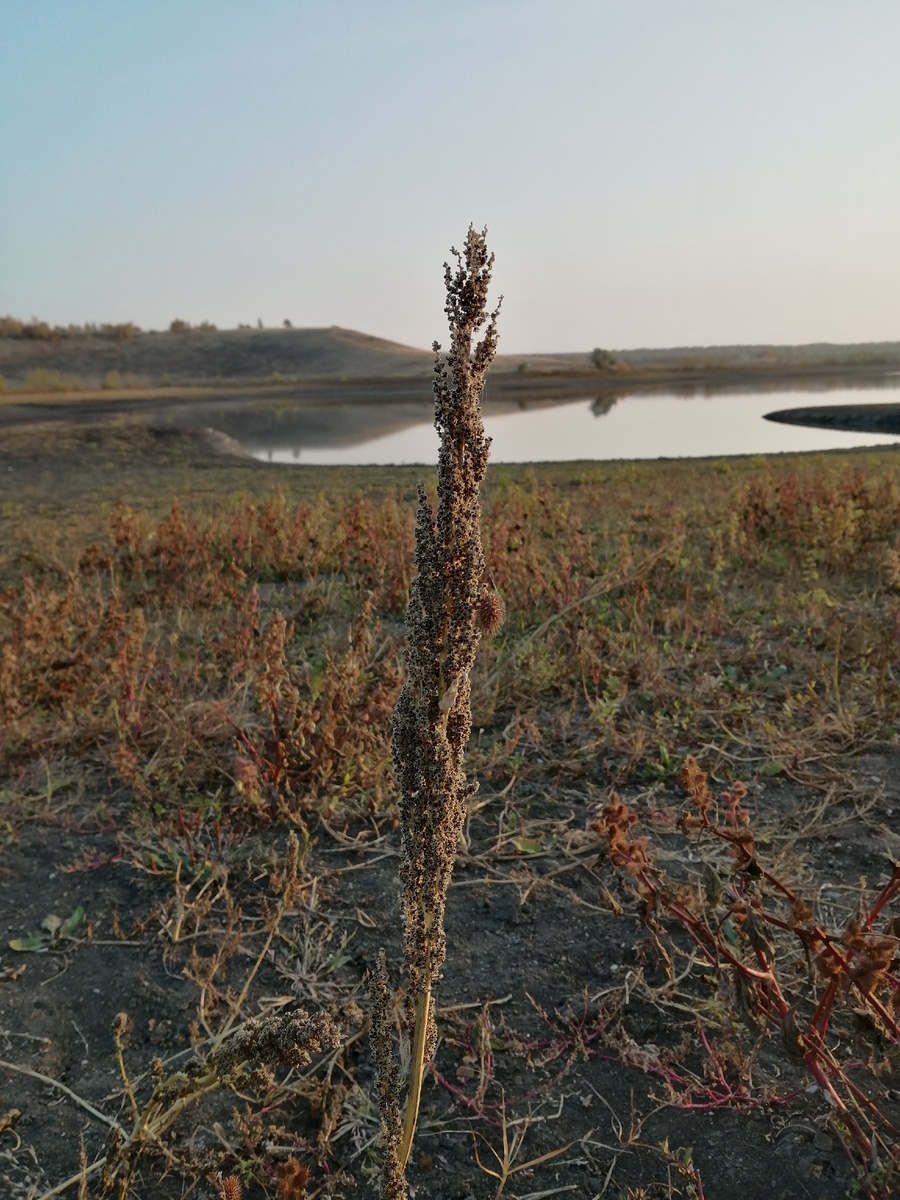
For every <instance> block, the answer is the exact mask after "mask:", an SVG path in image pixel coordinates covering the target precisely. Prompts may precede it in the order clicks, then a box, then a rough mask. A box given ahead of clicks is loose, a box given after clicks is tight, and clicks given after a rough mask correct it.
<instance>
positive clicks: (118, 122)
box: [0, 0, 900, 353]
mask: <svg viewBox="0 0 900 1200" xmlns="http://www.w3.org/2000/svg"><path fill="white" fill-rule="evenodd" d="M470 221H472V222H474V223H475V224H476V225H478V226H481V225H487V226H488V230H489V233H488V237H489V242H490V244H491V246H492V248H493V249H494V251H495V253H496V256H497V263H496V268H495V281H496V284H497V288H498V290H502V291H503V292H504V293H505V301H504V311H503V316H502V322H501V350H504V351H507V352H523V353H527V352H538V351H554V350H556V351H562V350H587V349H591V348H592V347H594V346H604V347H609V348H626V347H635V346H668V345H711V344H723V343H734V342H742V343H747V342H812V341H880V340H900V2H898V0H853V2H850V0H142V2H140V3H138V2H136V0H131V2H128V3H123V2H122V0H0V313H6V312H9V313H12V314H14V315H18V316H21V317H30V316H32V315H37V316H40V317H42V318H43V319H45V320H49V321H51V322H54V323H68V322H70V321H72V322H78V323H81V322H83V321H86V320H94V321H121V320H134V321H136V322H138V324H140V325H143V326H145V327H151V328H163V327H166V326H167V325H168V323H169V321H170V320H171V319H172V318H173V317H175V316H181V317H184V318H187V319H188V320H191V321H194V322H199V321H202V320H211V321H214V322H216V323H217V324H218V325H220V326H233V325H236V324H237V323H238V322H254V323H255V322H256V320H257V319H258V318H261V319H262V320H263V321H264V322H265V323H266V324H280V323H281V321H282V320H283V319H284V318H289V319H290V320H291V321H292V322H293V323H294V324H295V325H331V324H337V325H343V326H345V327H349V328H355V329H359V330H362V331H364V332H367V333H373V334H378V335H380V336H383V337H388V338H393V339H396V340H397V341H402V342H407V343H409V344H412V345H417V346H422V347H425V346H428V345H429V344H430V342H431V341H432V340H433V339H434V338H438V339H439V340H445V338H444V316H443V312H442V307H443V288H442V276H441V265H442V263H443V261H444V259H445V257H446V256H447V251H448V249H449V247H450V245H451V244H454V243H456V244H459V243H460V242H461V240H462V238H463V237H464V235H465V230H466V228H467V226H468V224H469V222H470Z"/></svg>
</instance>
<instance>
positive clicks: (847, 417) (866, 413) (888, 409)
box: [766, 404, 900, 434]
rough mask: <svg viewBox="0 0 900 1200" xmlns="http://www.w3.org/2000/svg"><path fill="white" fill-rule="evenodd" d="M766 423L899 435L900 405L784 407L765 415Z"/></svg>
mask: <svg viewBox="0 0 900 1200" xmlns="http://www.w3.org/2000/svg"><path fill="white" fill-rule="evenodd" d="M766 420H767V421H778V422H779V423H781V424H783V425H807V426H812V427H813V428H815V429H841V430H845V431H846V432H848V433H898V434H900V405H898V404H846V405H841V406H839V407H837V406H836V407H834V408H818V407H815V406H813V407H810V408H805V407H804V408H784V409H781V410H780V411H779V412H773V413H767V414H766Z"/></svg>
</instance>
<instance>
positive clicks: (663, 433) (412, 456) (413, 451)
mask: <svg viewBox="0 0 900 1200" xmlns="http://www.w3.org/2000/svg"><path fill="white" fill-rule="evenodd" d="M854 403H855V404H860V403H870V404H871V403H878V404H884V403H897V404H900V381H898V383H897V384H896V385H894V386H891V387H883V386H882V387H879V388H873V389H871V390H870V389H862V388H840V389H835V390H833V391H816V392H810V391H808V390H807V391H787V390H785V391H768V392H750V391H744V392H733V393H717V394H715V395H695V396H689V397H685V396H679V395H675V394H668V395H666V394H656V395H651V396H648V395H633V396H622V397H619V398H617V399H614V400H611V399H610V398H608V397H607V398H604V399H602V400H591V399H584V400H576V401H571V402H566V403H555V404H551V403H547V404H534V405H527V406H525V407H521V408H514V409H510V408H507V409H506V410H505V411H496V410H492V409H491V408H490V406H488V408H487V410H486V414H485V429H486V432H487V434H488V436H489V437H491V438H492V439H493V444H492V446H491V460H492V461H493V462H501V463H504V462H505V463H515V462H566V461H573V460H578V459H582V460H584V459H592V460H598V461H599V460H604V459H616V458H691V457H701V456H714V457H718V456H720V455H729V454H771V453H778V452H785V451H797V450H834V449H849V448H852V447H857V446H878V445H893V444H895V443H896V442H897V441H898V438H897V437H896V436H892V435H890V434H876V433H852V432H846V431H843V430H829V429H813V428H809V427H805V426H797V425H784V424H778V423H775V422H771V421H766V420H765V419H764V418H765V415H766V414H767V413H771V412H775V411H777V410H779V409H784V408H801V407H804V406H815V407H817V408H821V407H825V406H832V405H847V404H854ZM392 411H393V414H394V415H393V418H392V421H391V427H390V429H389V431H387V432H376V431H373V430H372V428H371V426H372V422H373V412H372V409H371V407H369V408H368V409H365V410H363V409H359V410H357V419H358V420H359V423H360V425H361V426H365V425H368V426H369V429H368V432H367V433H366V434H364V435H362V436H358V435H355V434H354V410H353V409H351V408H346V407H345V408H342V409H341V410H340V412H339V413H337V412H335V411H334V410H331V411H330V412H329V413H327V414H326V412H325V410H323V412H322V413H321V414H320V417H321V419H320V420H319V421H318V423H316V421H315V420H310V419H309V417H304V418H303V419H302V420H301V424H302V423H303V422H306V424H307V425H308V429H306V430H304V429H302V428H299V429H298V426H297V422H296V421H292V420H290V419H288V420H286V421H285V422H284V424H285V428H284V429H283V431H281V432H279V430H278V429H277V428H274V427H273V426H272V424H271V423H267V425H266V427H265V428H264V429H263V428H260V429H259V430H258V431H254V430H252V429H247V428H246V427H245V428H243V429H241V430H240V431H238V430H234V431H233V436H235V437H236V438H237V439H238V440H239V441H240V442H241V443H242V445H243V446H244V447H245V449H247V450H248V451H249V452H250V453H252V454H253V455H254V456H255V457H256V458H260V459H263V460H265V461H267V462H283V463H310V464H322V465H340V464H346V465H363V464H369V463H372V464H379V465H387V464H399V463H433V462H434V461H435V460H436V457H437V434H436V433H435V431H434V428H433V426H432V424H431V418H430V415H429V410H428V409H427V408H425V407H424V406H422V407H418V406H417V407H416V408H415V409H413V410H403V411H398V410H397V409H394V410H392ZM326 418H327V419H326ZM223 424H226V425H227V422H224V423H223ZM276 424H277V423H276ZM376 424H377V422H376ZM398 426H400V427H398ZM357 428H359V426H357ZM226 432H232V431H231V430H228V429H227V428H226ZM373 433H374V435H373Z"/></svg>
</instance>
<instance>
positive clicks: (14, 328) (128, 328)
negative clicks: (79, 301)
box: [0, 316, 141, 342]
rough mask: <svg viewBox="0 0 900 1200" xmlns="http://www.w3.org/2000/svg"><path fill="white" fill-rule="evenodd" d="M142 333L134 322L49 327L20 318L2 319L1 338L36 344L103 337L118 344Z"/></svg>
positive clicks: (34, 320)
mask: <svg viewBox="0 0 900 1200" xmlns="http://www.w3.org/2000/svg"><path fill="white" fill-rule="evenodd" d="M140 332H141V330H140V327H139V326H137V325H135V323H134V322H133V321H121V322H119V323H118V324H114V325H113V324H98V323H97V322H92V321H88V322H87V323H86V324H84V325H49V324H48V323H47V322H46V321H39V320H38V319H37V317H32V319H31V320H30V321H20V320H19V319H18V317H9V316H6V317H0V337H6V338H22V339H24V340H28V341H34V342H60V341H62V340H63V339H64V338H76V337H103V338H110V339H111V340H113V341H116V342H130V341H131V340H132V338H134V337H136V336H137V334H139V333H140Z"/></svg>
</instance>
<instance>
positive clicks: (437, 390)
mask: <svg viewBox="0 0 900 1200" xmlns="http://www.w3.org/2000/svg"><path fill="white" fill-rule="evenodd" d="M452 253H453V255H454V257H455V259H456V265H455V268H453V267H451V266H450V265H449V264H446V263H445V265H444V283H445V287H446V293H447V300H446V304H445V312H446V313H447V318H448V321H449V325H450V350H449V353H448V354H447V356H446V358H445V357H443V356H442V355H441V353H440V345H439V344H438V343H437V342H435V343H434V352H435V368H434V399H435V426H436V428H437V431H438V434H439V435H440V451H439V455H438V468H437V508H436V511H435V509H434V508H432V504H431V501H430V500H429V498H428V495H427V493H426V490H425V487H424V485H423V484H420V485H419V507H418V517H417V522H416V554H415V560H416V574H415V577H414V579H413V581H412V584H411V587H410V599H409V607H408V609H407V614H406V630H407V677H406V681H405V682H404V684H403V687H402V688H401V691H400V695H399V697H398V699H397V704H396V707H395V709H394V720H393V760H394V770H395V773H396V777H397V784H398V787H399V792H400V829H401V866H400V904H401V910H402V915H403V924H404V935H405V945H404V957H405V967H406V999H407V1019H408V1020H409V1021H410V1022H411V1024H412V1038H411V1041H412V1053H411V1060H410V1067H409V1083H408V1089H407V1096H406V1105H405V1111H404V1114H403V1117H402V1120H401V1117H400V1094H399V1073H398V1071H397V1069H396V1066H395V1063H394V1058H393V1049H392V1045H391V1029H392V1014H391V1011H390V1004H389V999H390V988H389V987H388V985H387V980H386V977H385V964H384V958H383V957H382V959H381V960H380V963H379V969H378V978H377V980H376V986H375V988H374V990H373V999H374V1010H375V1011H374V1019H373V1037H374V1039H375V1046H376V1057H377V1060H378V1065H379V1095H380V1101H381V1111H382V1129H383V1140H384V1151H385V1166H384V1175H383V1181H382V1195H383V1196H384V1197H385V1198H386V1200H396V1198H397V1197H402V1196H405V1195H406V1194H407V1189H406V1181H405V1168H406V1163H407V1160H408V1158H409V1153H410V1149H411V1146H412V1140H413V1136H414V1133H415V1128H416V1122H417V1119H418V1111H419V1098H420V1095H421V1088H422V1077H423V1072H424V1068H425V1064H426V1063H427V1062H428V1060H429V1059H430V1058H431V1056H432V1055H433V1053H434V1050H435V1047H436V1044H437V1030H436V1027H435V1022H434V1010H433V1001H432V987H433V985H434V983H435V981H436V980H437V978H438V975H439V972H440V969H441V966H442V964H443V962H444V959H445V957H446V949H447V946H446V938H445V936H444V908H445V904H446V898H447V889H448V887H449V886H450V877H451V875H452V872H453V864H454V858H455V854H456V847H457V844H458V842H459V837H460V834H461V832H462V827H463V821H464V820H465V816H466V809H467V803H468V800H469V798H470V797H471V796H472V795H473V794H474V792H475V789H476V786H477V785H476V784H475V783H474V782H472V781H470V780H469V779H468V778H467V777H466V773H465V769H464V761H463V760H464V756H465V750H466V745H467V743H468V740H469V734H470V732H471V727H472V710H471V686H470V672H471V670H472V666H473V663H474V661H475V654H476V651H477V649H478V643H479V641H480V639H481V635H482V632H483V631H485V630H489V631H494V632H495V631H496V628H497V627H498V625H499V621H500V620H501V619H502V604H501V602H500V599H499V596H498V595H497V594H496V592H495V591H494V589H493V586H492V585H491V584H489V583H488V576H487V573H486V570H485V560H484V551H483V548H482V542H481V504H480V498H479V491H480V488H481V484H482V481H483V479H484V475H485V471H486V469H487V462H488V449H489V445H490V441H489V439H488V438H486V437H485V435H484V425H483V423H482V419H481V411H480V397H481V391H482V387H483V385H484V379H485V375H486V373H487V369H488V367H489V366H490V363H491V360H492V359H493V357H494V353H495V351H496V348H497V315H498V309H495V310H494V311H493V312H489V311H488V308H487V293H488V287H489V285H490V280H491V269H492V267H493V262H494V258H493V255H489V254H488V250H487V244H486V240H485V232H482V233H478V232H476V231H475V229H473V228H472V227H471V226H470V227H469V232H468V235H467V237H466V242H465V248H464V250H463V252H462V253H460V252H459V251H457V250H453V252H452ZM485 324H486V326H487V327H486V329H485V332H484V336H483V337H482V339H481V340H480V341H478V342H477V343H476V344H475V345H474V347H473V339H474V338H475V337H476V335H477V333H478V331H479V330H480V329H481V327H482V326H483V325H485Z"/></svg>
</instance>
